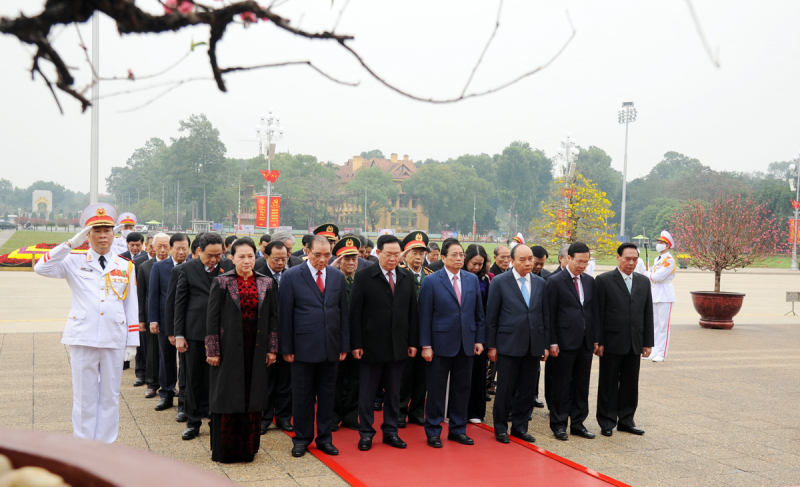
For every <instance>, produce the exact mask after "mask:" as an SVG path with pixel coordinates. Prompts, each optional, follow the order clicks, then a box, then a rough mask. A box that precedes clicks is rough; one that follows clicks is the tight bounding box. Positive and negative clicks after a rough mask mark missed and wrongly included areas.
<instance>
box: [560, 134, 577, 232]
mask: <svg viewBox="0 0 800 487" xmlns="http://www.w3.org/2000/svg"><path fill="white" fill-rule="evenodd" d="M579 153H580V150H579V149H578V141H577V140H575V139H574V138H572V136H571V135H570V134H569V133H567V136H566V137H564V138H562V139H561V147H559V148H558V150H557V151H556V159H558V160H559V161H561V163H560V164H559V169H560V170H561V176H562V177H563V178H564V192H563V195H564V210H563V212H564V214H563V218H564V222H565V223H568V222H569V220H570V218H571V216H572V215H570V211H569V203H570V196H569V195H570V192H569V189H570V186H571V185H572V184H573V183H574V182H575V179H576V177H577V171H576V170H575V156H577V155H578V154H579ZM565 228H572V226H571V225H566V227H565ZM563 236H564V237H565V238H566V237H567V234H566V230H565V233H564V235H563Z"/></svg>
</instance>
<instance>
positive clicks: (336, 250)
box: [333, 237, 361, 257]
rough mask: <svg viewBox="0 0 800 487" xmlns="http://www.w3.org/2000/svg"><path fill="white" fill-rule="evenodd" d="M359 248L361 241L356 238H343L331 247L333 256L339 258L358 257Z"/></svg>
mask: <svg viewBox="0 0 800 487" xmlns="http://www.w3.org/2000/svg"><path fill="white" fill-rule="evenodd" d="M359 248H361V240H359V239H357V238H356V237H345V238H343V239H341V240H339V241H338V242H336V245H334V246H333V255H335V256H336V257H341V256H343V255H358V249H359Z"/></svg>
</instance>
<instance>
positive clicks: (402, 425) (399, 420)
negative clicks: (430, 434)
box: [397, 418, 406, 428]
mask: <svg viewBox="0 0 800 487" xmlns="http://www.w3.org/2000/svg"><path fill="white" fill-rule="evenodd" d="M397 427H398V428H405V427H406V420H405V419H402V418H397Z"/></svg>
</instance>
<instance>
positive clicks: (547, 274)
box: [539, 268, 552, 279]
mask: <svg viewBox="0 0 800 487" xmlns="http://www.w3.org/2000/svg"><path fill="white" fill-rule="evenodd" d="M550 274H552V272H550V271H548V270H547V269H545V268H542V270H540V271H539V277H541V278H542V279H547V278H548V277H550Z"/></svg>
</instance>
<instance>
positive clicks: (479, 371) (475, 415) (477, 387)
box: [467, 349, 489, 421]
mask: <svg viewBox="0 0 800 487" xmlns="http://www.w3.org/2000/svg"><path fill="white" fill-rule="evenodd" d="M487 353H488V352H487V351H486V350H485V349H484V350H483V352H481V354H480V355H475V356H473V359H472V380H471V381H470V388H469V402H468V403H467V419H480V420H481V421H483V419H484V417H485V416H486V389H487V387H486V364H487V363H489V358H488V355H487Z"/></svg>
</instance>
